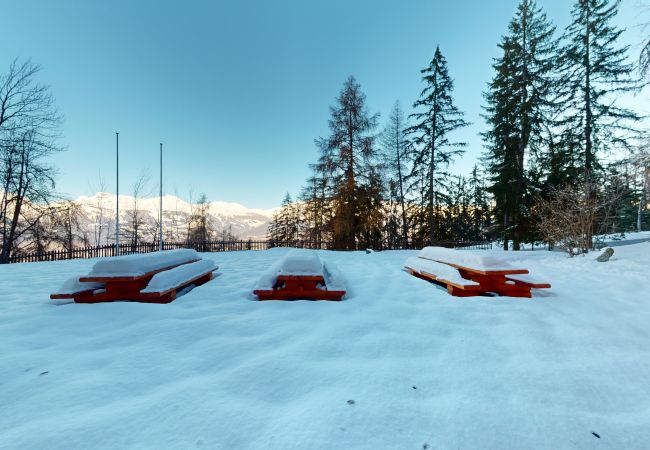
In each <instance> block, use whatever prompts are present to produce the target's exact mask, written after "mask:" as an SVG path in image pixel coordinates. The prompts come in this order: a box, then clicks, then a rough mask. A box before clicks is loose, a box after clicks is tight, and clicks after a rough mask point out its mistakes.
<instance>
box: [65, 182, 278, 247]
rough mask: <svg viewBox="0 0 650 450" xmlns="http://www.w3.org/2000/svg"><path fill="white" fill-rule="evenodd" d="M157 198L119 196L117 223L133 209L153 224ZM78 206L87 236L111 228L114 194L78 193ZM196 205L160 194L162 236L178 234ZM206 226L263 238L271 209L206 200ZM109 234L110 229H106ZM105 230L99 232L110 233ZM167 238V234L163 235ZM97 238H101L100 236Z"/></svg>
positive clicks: (157, 207)
mask: <svg viewBox="0 0 650 450" xmlns="http://www.w3.org/2000/svg"><path fill="white" fill-rule="evenodd" d="M159 202H160V199H159V197H153V198H139V199H137V200H136V199H134V198H133V197H131V196H129V195H120V222H121V223H122V225H123V226H128V221H129V217H130V214H131V211H133V210H134V208H135V207H136V205H137V210H138V211H139V212H140V214H141V215H142V218H143V221H144V222H145V223H147V224H155V223H156V222H157V218H158V214H159ZM75 203H76V204H78V205H80V208H81V220H80V227H82V228H83V229H84V230H85V231H86V232H87V233H88V235H89V236H93V235H95V234H96V230H97V227H99V226H100V224H101V227H102V228H106V229H107V230H110V229H112V228H113V227H114V225H113V222H114V217H115V207H116V196H115V194H109V193H106V192H98V193H96V194H95V195H92V196H82V197H79V198H77V199H76V200H75ZM195 210H196V205H192V204H191V203H190V202H188V201H185V200H183V199H181V198H179V197H176V196H173V195H166V196H163V224H164V228H163V230H164V232H165V235H169V234H170V233H174V232H176V233H177V234H180V235H182V233H183V229H184V227H185V226H186V225H184V224H186V223H187V219H188V218H189V217H190V215H191V214H192V212H193V211H195ZM208 211H209V222H210V227H211V228H212V230H213V231H214V232H215V233H219V232H221V231H222V230H226V231H230V232H231V233H232V234H234V235H235V236H237V237H238V238H239V239H248V238H252V239H264V238H265V236H266V229H267V225H268V223H269V221H270V220H271V217H272V216H273V212H274V211H275V209H254V208H247V207H245V206H243V205H241V204H239V203H228V202H220V201H215V202H210V203H209V208H208ZM110 233H112V231H111V232H110ZM110 233H109V232H108V231H106V232H104V233H103V235H104V236H107V235H108V234H110ZM167 239H169V237H168V238H167ZM100 240H101V239H100Z"/></svg>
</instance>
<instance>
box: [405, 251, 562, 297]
mask: <svg viewBox="0 0 650 450" xmlns="http://www.w3.org/2000/svg"><path fill="white" fill-rule="evenodd" d="M458 252H460V251H453V250H451V251H450V250H449V249H439V248H437V247H428V248H425V249H423V251H422V252H421V254H420V256H418V257H417V258H409V259H408V260H407V261H406V263H405V268H406V270H407V271H408V272H409V273H411V274H412V275H414V276H416V277H418V278H422V279H425V280H427V281H431V282H433V283H436V284H438V285H441V286H443V287H446V288H447V292H449V294H451V295H453V296H456V297H471V296H476V295H485V294H488V293H494V294H498V295H502V296H508V297H528V298H530V297H532V292H531V290H532V289H544V288H550V287H551V285H550V284H549V283H543V282H538V281H535V280H533V279H532V278H530V277H528V276H526V275H527V274H528V273H529V271H528V269H523V268H517V267H512V266H510V264H508V263H507V262H505V261H500V260H497V259H496V258H492V257H490V259H489V260H487V263H486V261H485V259H481V257H480V256H479V257H477V258H472V257H466V256H468V255H467V253H466V254H465V255H462V256H465V257H460V258H459V257H458V256H461V255H458V254H457V253H458Z"/></svg>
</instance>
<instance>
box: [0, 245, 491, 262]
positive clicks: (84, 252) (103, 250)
mask: <svg viewBox="0 0 650 450" xmlns="http://www.w3.org/2000/svg"><path fill="white" fill-rule="evenodd" d="M425 245H435V246H439V247H447V248H462V249H477V250H478V249H480V250H485V249H491V248H492V242H489V241H441V242H434V243H432V244H417V243H410V244H409V246H408V247H409V248H422V247H424V246H425ZM274 247H292V248H308V249H321V250H328V249H331V248H332V246H331V244H330V243H329V242H311V241H304V240H296V241H282V242H277V241H254V240H242V241H208V242H164V243H163V250H174V249H177V248H191V249H194V250H196V251H197V252H203V253H215V252H236V251H245V250H268V249H270V248H274ZM405 248H406V247H399V246H388V245H386V246H382V247H381V250H399V249H405ZM158 249H159V245H158V243H138V244H120V251H119V254H120V255H130V254H133V253H149V252H155V251H158ZM116 255H117V252H116V248H115V244H110V245H99V246H95V247H79V248H73V249H70V250H55V251H48V252H32V253H19V254H16V255H13V256H10V257H9V259H8V260H6V261H3V262H4V263H24V262H38V261H60V260H67V259H90V258H104V257H108V256H116Z"/></svg>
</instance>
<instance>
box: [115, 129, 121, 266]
mask: <svg viewBox="0 0 650 450" xmlns="http://www.w3.org/2000/svg"><path fill="white" fill-rule="evenodd" d="M115 173H116V180H115V191H116V192H117V196H116V199H115V203H116V206H115V255H116V256H118V255H119V254H120V133H119V132H115Z"/></svg>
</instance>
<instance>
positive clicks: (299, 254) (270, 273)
mask: <svg viewBox="0 0 650 450" xmlns="http://www.w3.org/2000/svg"><path fill="white" fill-rule="evenodd" d="M278 275H303V276H322V277H323V280H324V281H325V286H326V288H327V289H328V290H330V291H335V290H336V291H339V290H341V291H343V290H345V281H344V278H343V275H342V273H341V272H340V271H339V270H338V268H337V267H336V266H335V265H334V264H331V263H328V262H327V261H322V260H321V259H320V257H319V256H318V253H317V252H316V251H315V250H303V249H293V250H290V251H289V252H288V253H287V254H286V255H285V256H284V257H283V258H282V259H281V260H279V261H277V262H276V263H274V264H273V265H272V266H271V267H270V268H269V269H268V270H266V271H264V273H262V275H261V276H260V278H259V279H258V281H257V283H256V284H255V288H254V289H255V290H269V289H273V287H274V286H275V284H276V282H277V281H278Z"/></svg>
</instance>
